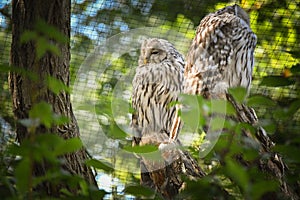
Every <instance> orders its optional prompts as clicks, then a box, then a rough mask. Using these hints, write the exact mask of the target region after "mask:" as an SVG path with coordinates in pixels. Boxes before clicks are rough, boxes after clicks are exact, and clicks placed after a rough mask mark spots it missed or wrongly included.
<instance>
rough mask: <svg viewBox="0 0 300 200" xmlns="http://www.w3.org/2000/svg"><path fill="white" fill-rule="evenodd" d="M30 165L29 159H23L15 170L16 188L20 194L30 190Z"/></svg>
mask: <svg viewBox="0 0 300 200" xmlns="http://www.w3.org/2000/svg"><path fill="white" fill-rule="evenodd" d="M31 165H32V163H30V160H29V157H24V158H23V159H22V160H21V161H20V163H19V164H18V165H17V167H16V169H15V177H16V186H17V188H18V191H19V192H20V193H21V194H22V193H23V194H24V193H27V192H29V190H30V189H31V188H30V185H29V184H30V178H32V171H31V167H30V166H31Z"/></svg>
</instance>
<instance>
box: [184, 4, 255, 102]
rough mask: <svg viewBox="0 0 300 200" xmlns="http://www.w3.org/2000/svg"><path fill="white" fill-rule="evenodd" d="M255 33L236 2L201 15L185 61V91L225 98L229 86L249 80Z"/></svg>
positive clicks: (238, 84) (242, 85)
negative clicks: (203, 15) (202, 16)
mask: <svg viewBox="0 0 300 200" xmlns="http://www.w3.org/2000/svg"><path fill="white" fill-rule="evenodd" d="M255 46H256V35H255V34H254V33H253V32H252V30H251V28H250V24H249V16H248V14H247V13H246V12H245V11H244V10H243V9H242V8H241V7H239V6H238V5H233V6H227V7H225V8H223V9H221V10H218V11H217V12H215V13H212V14H209V15H207V16H206V17H204V18H203V19H202V20H201V22H200V25H199V26H198V28H197V31H196V36H195V38H194V40H193V41H192V44H191V46H190V49H189V52H188V54H187V61H186V65H185V72H184V76H185V83H184V92H185V93H187V94H197V95H202V96H204V97H206V98H225V94H226V92H227V89H228V88H231V87H239V86H241V87H245V88H246V89H247V90H248V91H249V89H250V84H251V80H252V70H253V65H254V57H253V53H254V48H255Z"/></svg>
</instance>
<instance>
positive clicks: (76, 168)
mask: <svg viewBox="0 0 300 200" xmlns="http://www.w3.org/2000/svg"><path fill="white" fill-rule="evenodd" d="M70 12H71V1H70V0H13V1H12V46H11V64H12V66H15V67H18V68H20V69H25V70H26V71H29V72H32V73H35V74H37V75H38V80H37V81H33V80H31V79H29V78H28V77H25V76H22V75H20V74H18V73H13V72H12V73H11V74H10V78H9V80H10V89H11V93H12V98H13V109H14V115H15V117H16V119H17V120H20V119H25V118H28V113H29V110H30V109H31V107H32V106H33V105H34V104H36V103H39V102H41V101H45V102H47V103H49V104H51V105H52V107H53V111H54V112H55V113H56V114H59V115H63V116H67V117H68V118H69V119H70V122H69V123H68V124H64V125H60V126H52V127H51V128H50V129H46V128H45V127H43V126H41V127H39V128H38V129H37V134H41V133H45V132H50V133H54V134H58V135H59V136H60V137H62V138H64V139H68V138H74V137H79V128H78V125H77V122H76V119H75V117H74V114H73V111H72V106H71V102H70V95H69V94H68V93H66V92H65V91H63V92H60V93H59V94H58V95H55V94H54V93H53V92H51V91H50V90H49V89H48V88H47V86H46V85H45V80H46V77H47V76H49V75H50V76H52V77H54V78H56V79H58V80H61V81H62V82H63V83H64V84H65V85H67V86H69V82H70V80H69V79H70V72H69V63H70V45H69V42H67V43H64V44H61V43H58V42H56V41H52V40H51V42H52V44H53V43H54V44H55V45H56V46H57V47H58V49H59V50H60V55H59V56H58V55H54V54H51V53H46V54H44V55H43V56H42V58H40V59H37V56H36V43H35V42H34V41H29V42H27V43H22V44H21V42H20V38H21V35H22V34H23V33H24V31H26V30H34V26H35V24H36V22H37V21H38V20H43V21H45V22H46V23H47V24H49V25H52V26H55V27H56V28H57V29H58V30H59V31H60V32H61V33H63V34H64V35H66V37H67V38H70ZM49 42H50V40H49ZM41 112H42V111H41ZM27 137H28V130H27V128H26V127H24V126H22V125H21V124H17V139H18V141H19V142H20V143H22V141H23V140H24V139H25V138H27ZM87 158H88V155H87V153H86V150H85V149H81V150H79V151H77V152H75V153H70V154H68V155H65V156H64V159H65V162H64V164H63V166H62V168H63V169H64V170H66V171H68V172H69V173H70V174H74V175H79V176H81V177H83V178H84V179H85V180H86V181H87V182H88V183H90V184H92V185H95V186H96V185H97V183H96V181H95V177H94V175H93V173H92V170H91V169H90V168H89V167H87V166H86V165H85V164H84V161H85V160H86V159H87ZM46 168H47V165H46V164H45V163H44V164H42V165H39V166H35V167H34V169H33V175H43V174H44V173H45V171H46V170H47V169H46ZM62 187H64V188H68V186H67V185H66V184H65V185H63V184H62V185H59V184H57V185H51V184H49V183H46V184H43V185H42V186H39V187H38V188H36V189H37V190H38V191H39V190H40V191H41V192H43V193H45V192H46V193H47V194H49V195H51V196H56V195H58V193H59V191H60V190H61V188H62ZM74 192H76V191H74Z"/></svg>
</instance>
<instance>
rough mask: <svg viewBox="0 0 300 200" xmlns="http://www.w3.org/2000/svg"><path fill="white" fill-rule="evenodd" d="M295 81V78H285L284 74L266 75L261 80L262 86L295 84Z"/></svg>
mask: <svg viewBox="0 0 300 200" xmlns="http://www.w3.org/2000/svg"><path fill="white" fill-rule="evenodd" d="M294 83H295V81H294V80H292V79H289V78H285V77H283V76H265V77H263V79H262V81H261V82H260V84H259V85H260V86H269V87H282V86H288V85H293V84H294Z"/></svg>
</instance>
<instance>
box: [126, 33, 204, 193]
mask: <svg viewBox="0 0 300 200" xmlns="http://www.w3.org/2000/svg"><path fill="white" fill-rule="evenodd" d="M184 65H185V62H184V58H183V56H182V55H181V54H180V53H179V52H178V51H177V50H176V48H175V47H174V46H173V45H172V44H171V43H170V42H168V41H167V40H164V39H158V38H150V39H146V40H145V41H144V42H143V43H142V45H141V54H140V57H139V60H138V67H137V68H136V73H135V76H134V79H133V81H132V86H133V92H132V107H133V109H134V110H135V111H134V113H133V115H132V122H131V125H132V128H133V130H134V134H135V135H134V137H133V145H140V146H143V145H155V146H158V147H159V146H161V144H164V143H168V141H169V137H170V130H171V126H172V122H173V119H174V118H175V116H176V114H177V113H176V106H175V105H174V104H172V102H176V101H178V96H179V94H180V93H181V92H182V89H183V73H184ZM176 142H177V143H176V145H180V143H179V141H176ZM176 145H175V146H176ZM159 151H160V156H161V158H162V159H160V160H159V161H153V160H149V159H146V158H145V157H143V156H141V161H140V167H141V184H142V185H144V186H147V187H150V188H153V189H155V190H156V191H158V192H159V193H160V194H161V195H162V196H163V197H164V198H166V199H172V198H173V197H174V196H175V195H176V194H177V193H178V191H179V189H180V188H181V187H182V184H183V181H182V180H181V179H180V177H179V176H180V174H183V171H187V174H188V175H190V176H195V177H200V176H202V175H203V174H204V173H203V172H202V170H201V168H200V167H199V166H198V165H197V163H196V161H195V160H193V159H192V158H191V157H190V156H189V154H188V153H187V152H184V151H182V150H181V149H177V148H172V149H169V150H165V149H160V150H159ZM183 168H187V170H186V169H184V170H183ZM190 169H192V170H190Z"/></svg>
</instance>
